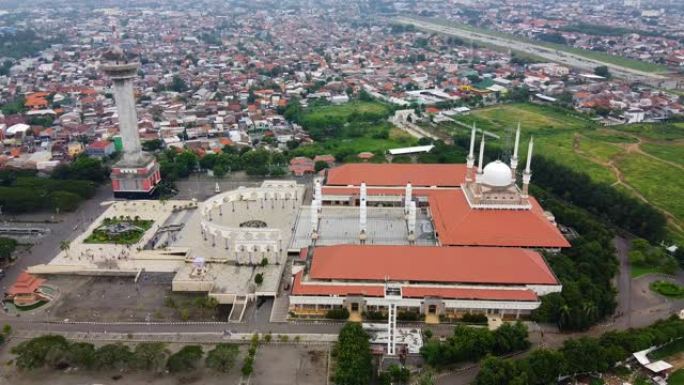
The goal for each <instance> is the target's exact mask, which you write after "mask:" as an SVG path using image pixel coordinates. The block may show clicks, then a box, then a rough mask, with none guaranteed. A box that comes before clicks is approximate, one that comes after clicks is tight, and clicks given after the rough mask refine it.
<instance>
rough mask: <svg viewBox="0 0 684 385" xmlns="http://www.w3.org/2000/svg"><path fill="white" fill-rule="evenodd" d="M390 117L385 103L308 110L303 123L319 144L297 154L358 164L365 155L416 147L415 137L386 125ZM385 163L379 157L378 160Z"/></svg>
mask: <svg viewBox="0 0 684 385" xmlns="http://www.w3.org/2000/svg"><path fill="white" fill-rule="evenodd" d="M390 113H391V108H390V107H388V106H387V105H385V104H383V103H379V102H368V101H358V100H357V101H353V102H349V103H345V104H340V105H325V106H316V107H310V108H307V109H305V110H304V111H302V113H301V117H300V118H299V122H300V124H302V126H304V127H305V128H306V129H307V131H308V132H309V133H310V134H311V135H312V136H314V137H315V138H317V139H318V140H316V141H315V142H314V143H313V144H308V145H302V146H300V147H298V148H297V149H295V150H294V151H293V154H294V155H295V156H307V157H314V156H316V155H322V154H332V155H334V156H335V157H336V158H337V159H341V160H343V161H346V162H354V161H357V160H358V157H357V155H358V154H359V153H361V152H373V153H376V154H378V155H381V154H384V153H385V152H387V150H389V149H391V148H397V147H406V146H413V145H415V144H416V142H417V140H416V139H415V138H414V137H412V136H410V135H409V134H407V133H405V132H404V131H401V130H399V129H397V128H393V127H392V126H391V125H390V124H389V123H388V122H387V121H386V119H387V117H388V116H389V114H390ZM331 127H332V128H331ZM382 159H384V157H382V156H376V158H375V159H374V160H375V161H380V160H382Z"/></svg>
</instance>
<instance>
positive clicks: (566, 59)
mask: <svg viewBox="0 0 684 385" xmlns="http://www.w3.org/2000/svg"><path fill="white" fill-rule="evenodd" d="M396 21H397V22H399V23H403V24H410V25H413V26H415V27H417V28H420V29H423V30H426V31H431V32H437V33H443V34H447V35H452V36H457V37H460V38H464V39H469V40H477V41H480V42H483V43H486V44H492V45H495V46H498V47H502V48H507V49H512V50H516V51H521V52H527V53H529V54H532V55H536V56H540V57H543V58H545V59H547V60H550V61H554V62H558V63H562V64H565V65H568V66H571V67H575V68H581V69H583V70H587V71H593V69H594V68H595V67H597V66H607V67H608V68H609V69H610V71H611V73H612V74H613V75H615V76H617V77H621V78H625V79H627V80H656V81H660V80H666V79H667V78H666V77H665V76H662V75H658V74H654V73H650V72H645V71H640V70H636V69H632V68H628V67H623V66H620V65H616V64H612V63H605V62H602V61H599V60H595V59H589V58H586V57H584V56H580V55H577V54H574V53H570V52H566V51H558V50H556V49H553V48H547V47H544V46H540V45H536V44H532V43H527V42H524V41H520V40H516V39H513V38H507V37H502V36H492V35H485V34H482V33H478V32H473V31H468V30H465V29H461V28H458V27H456V26H453V27H446V26H444V25H441V24H438V23H431V22H427V21H422V20H418V19H413V18H410V17H404V16H400V17H397V18H396Z"/></svg>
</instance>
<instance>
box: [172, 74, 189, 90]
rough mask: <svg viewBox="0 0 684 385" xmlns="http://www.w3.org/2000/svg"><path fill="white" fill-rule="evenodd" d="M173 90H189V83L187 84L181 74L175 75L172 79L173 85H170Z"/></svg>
mask: <svg viewBox="0 0 684 385" xmlns="http://www.w3.org/2000/svg"><path fill="white" fill-rule="evenodd" d="M169 88H170V89H171V91H173V92H179V93H180V92H185V91H187V90H188V85H187V84H185V81H184V80H183V79H181V77H180V76H178V75H174V76H173V79H172V80H171V86H170V87H169Z"/></svg>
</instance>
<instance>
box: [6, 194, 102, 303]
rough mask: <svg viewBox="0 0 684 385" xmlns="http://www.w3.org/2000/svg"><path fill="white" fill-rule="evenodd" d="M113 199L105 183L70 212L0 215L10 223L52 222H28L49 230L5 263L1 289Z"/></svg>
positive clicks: (49, 255) (49, 254)
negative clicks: (8, 264)
mask: <svg viewBox="0 0 684 385" xmlns="http://www.w3.org/2000/svg"><path fill="white" fill-rule="evenodd" d="M113 199H114V196H113V195H112V191H111V187H110V186H109V185H108V184H107V185H103V186H100V187H99V188H98V189H97V192H96V194H95V196H94V197H93V198H91V199H89V200H87V201H85V202H83V204H81V206H79V208H78V209H77V210H76V211H74V212H71V213H60V214H53V213H49V212H42V213H35V214H24V215H20V216H10V215H2V217H1V218H0V219H1V220H2V221H6V222H8V223H10V224H11V222H12V221H15V220H18V221H46V220H48V221H52V220H53V219H54V221H55V223H32V224H31V225H32V226H34V227H45V228H48V229H49V232H48V233H46V234H45V235H44V236H42V237H39V238H37V239H36V241H35V242H32V246H31V248H30V249H29V250H23V251H21V252H19V253H18V254H17V257H18V258H17V260H16V261H15V262H14V263H13V264H12V265H10V266H9V267H7V268H6V269H5V270H6V276H5V277H4V278H2V279H0V286H1V287H2V289H3V293H4V290H5V289H6V288H7V287H8V286H9V285H11V284H12V283H14V281H15V280H16V279H17V277H18V276H19V274H20V273H21V272H22V271H24V270H25V269H26V268H28V267H29V266H33V265H37V264H40V263H47V262H49V261H50V260H51V259H52V258H53V257H54V256H55V255H57V253H59V251H60V250H59V245H60V242H61V241H63V240H71V239H73V238H75V237H76V236H77V235H78V234H79V233H80V232H81V231H82V230H83V228H84V227H86V226H87V225H88V224H90V222H92V221H93V219H95V218H96V217H98V216H99V215H100V214H102V213H103V212H104V211H105V210H106V208H107V207H106V206H104V205H102V203H103V202H106V201H111V200H113Z"/></svg>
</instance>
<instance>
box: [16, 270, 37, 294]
mask: <svg viewBox="0 0 684 385" xmlns="http://www.w3.org/2000/svg"><path fill="white" fill-rule="evenodd" d="M43 283H45V280H44V279H41V278H38V277H35V276H33V275H31V274H29V273H27V272H25V271H22V272H21V274H19V277H17V280H16V281H15V282H14V284H13V285H12V286H10V287H9V289H7V294H9V295H20V294H31V293H33V292H35V291H36V290H37V289H38V288H39V287H40V286H41V285H42V284H43Z"/></svg>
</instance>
